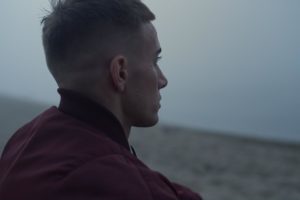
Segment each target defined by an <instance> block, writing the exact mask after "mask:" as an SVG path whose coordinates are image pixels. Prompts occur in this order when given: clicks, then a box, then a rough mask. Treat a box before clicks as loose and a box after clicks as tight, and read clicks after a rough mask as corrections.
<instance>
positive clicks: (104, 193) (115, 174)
mask: <svg viewBox="0 0 300 200" xmlns="http://www.w3.org/2000/svg"><path fill="white" fill-rule="evenodd" d="M56 187H57V189H56V190H55V191H54V192H53V193H52V195H53V196H52V197H51V199H57V200H71V199H72V200H101V199H105V200H132V199H143V200H151V199H152V197H151V192H150V191H149V188H148V187H147V185H146V183H145V181H144V180H143V178H142V177H141V175H140V174H139V172H138V170H136V168H135V167H134V166H132V165H131V164H130V163H128V162H127V160H126V159H125V158H123V157H122V156H120V155H110V156H106V157H104V158H96V159H94V160H92V161H89V162H88V163H86V164H84V165H83V166H80V167H78V169H74V170H72V171H71V172H70V173H69V174H67V175H66V176H65V177H64V178H62V180H60V181H59V183H58V184H57V185H56Z"/></svg>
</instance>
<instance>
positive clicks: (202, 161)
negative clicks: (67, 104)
mask: <svg viewBox="0 0 300 200" xmlns="http://www.w3.org/2000/svg"><path fill="white" fill-rule="evenodd" d="M144 2H145V3H146V4H147V5H148V6H149V7H150V9H151V10H152V11H153V12H154V13H155V14H156V17H157V19H156V21H155V22H154V24H155V26H156V28H157V32H158V35H159V39H160V43H161V46H162V49H163V52H162V56H163V59H162V60H161V61H160V66H161V69H162V71H163V72H164V73H165V75H166V77H167V78H168V80H169V85H168V87H167V88H165V89H163V90H162V109H161V111H160V125H159V126H157V127H155V128H153V129H149V130H144V129H135V130H134V132H139V134H135V135H136V136H134V137H133V138H132V143H133V144H135V146H136V148H137V149H138V150H139V152H140V156H141V158H142V159H143V160H145V161H146V162H147V163H148V164H149V165H150V166H153V167H155V168H156V169H158V170H160V171H162V172H164V173H165V174H167V175H168V176H169V177H172V178H173V179H174V180H177V181H179V182H183V183H185V184H187V185H189V186H190V187H192V188H193V189H195V190H196V191H200V192H201V193H203V194H204V196H205V197H206V199H209V200H216V199H223V200H226V199H228V200H232V199H251V200H253V199H255V200H259V199H264V200H266V199H272V200H275V199H278V200H279V199H288V200H293V199H295V200H296V199H297V200H298V199H299V195H300V193H299V191H300V182H299V180H300V179H299V177H300V170H299V169H300V158H299V153H300V146H299V144H300V92H299V91H300V57H299V55H300V37H299V36H300V1H298V0H251V1H249V0H226V1H225V0H186V1H182V0H181V1H180V0H169V1H161V0H144ZM47 9H49V2H48V0H27V1H18V0H2V1H0V25H1V29H0V152H1V150H2V148H3V146H4V143H5V141H6V140H7V139H8V137H9V136H10V135H11V134H12V133H13V132H14V131H15V130H16V129H17V128H18V127H19V126H21V125H22V124H23V123H25V122H26V121H29V120H30V119H31V118H32V117H33V116H35V115H37V114H38V113H39V112H41V111H42V110H43V109H45V108H47V107H48V106H49V105H53V104H54V105H57V104H58V102H59V97H58V94H57V92H56V89H57V86H56V84H55V82H54V80H53V79H52V77H51V75H50V73H49V72H48V69H47V67H46V63H45V60H44V55H43V49H42V42H41V26H40V20H41V19H42V17H43V16H44V15H45V13H46V11H45V10H47ZM183 127H184V128H183ZM147 132H148V133H147ZM149 132H152V133H149ZM145 138H146V139H145ZM170 138H172V140H170ZM145 141H146V142H145ZM183 149H184V150H183ZM157 155H159V156H157ZM199 177H200V178H199Z"/></svg>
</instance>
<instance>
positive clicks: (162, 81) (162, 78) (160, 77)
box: [158, 69, 168, 89]
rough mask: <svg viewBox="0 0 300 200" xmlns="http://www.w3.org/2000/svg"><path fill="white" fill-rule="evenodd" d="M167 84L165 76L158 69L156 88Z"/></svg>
mask: <svg viewBox="0 0 300 200" xmlns="http://www.w3.org/2000/svg"><path fill="white" fill-rule="evenodd" d="M167 85H168V80H167V78H166V77H165V75H164V74H163V73H162V71H161V70H160V69H159V72H158V88H159V89H162V88H164V87H166V86H167Z"/></svg>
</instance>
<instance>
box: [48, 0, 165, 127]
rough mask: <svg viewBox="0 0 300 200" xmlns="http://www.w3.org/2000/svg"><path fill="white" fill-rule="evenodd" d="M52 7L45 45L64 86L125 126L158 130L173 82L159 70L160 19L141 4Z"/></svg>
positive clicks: (72, 2) (66, 2) (75, 1)
mask: <svg viewBox="0 0 300 200" xmlns="http://www.w3.org/2000/svg"><path fill="white" fill-rule="evenodd" d="M52 7H53V11H52V12H50V13H49V15H47V16H46V17H44V19H43V20H42V23H43V25H44V26H43V44H44V49H45V55H46V60H47V65H48V68H49V70H50V72H51V74H52V75H53V77H54V78H55V80H56V82H57V84H58V86H59V87H61V88H66V89H72V90H76V91H78V92H81V93H84V94H86V95H87V96H89V97H90V98H93V99H94V100H97V101H98V102H100V103H102V104H104V105H105V106H106V107H108V108H109V109H110V110H111V111H112V112H113V113H114V114H115V115H117V117H118V118H119V120H120V121H121V122H122V123H123V125H124V124H128V125H129V126H131V125H135V126H150V125H153V124H155V123H156V122H157V111H158V107H159V100H160V95H159V89H161V88H163V87H164V86H165V85H166V84H167V80H166V79H165V77H164V76H163V75H162V73H161V71H160V70H159V68H158V66H157V64H156V62H157V57H158V51H160V45H159V42H158V39H157V35H156V31H155V29H154V27H153V25H152V24H151V21H152V20H154V19H155V16H154V14H153V13H152V12H151V11H150V10H149V9H148V8H147V7H146V6H145V5H144V4H143V3H142V2H141V1H140V0H56V1H52ZM150 69H151V70H152V71H150ZM153 87H155V89H154V88H153ZM150 107H151V108H150ZM151 112H152V113H151ZM125 126H126V125H125Z"/></svg>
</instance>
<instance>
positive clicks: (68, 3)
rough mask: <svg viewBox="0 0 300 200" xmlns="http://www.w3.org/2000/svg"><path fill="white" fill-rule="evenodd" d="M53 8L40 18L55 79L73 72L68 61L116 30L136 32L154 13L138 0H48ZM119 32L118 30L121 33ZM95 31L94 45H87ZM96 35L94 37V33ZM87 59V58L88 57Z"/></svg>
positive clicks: (99, 44) (98, 46) (93, 46)
mask: <svg viewBox="0 0 300 200" xmlns="http://www.w3.org/2000/svg"><path fill="white" fill-rule="evenodd" d="M50 3H51V7H52V10H51V11H49V12H48V14H47V15H46V16H45V17H44V18H43V19H42V21H41V24H42V25H43V29H42V39H43V45H44V50H45V56H46V61H47V65H48V68H49V71H50V72H51V73H52V75H53V77H54V78H55V79H56V81H57V82H59V81H60V79H63V78H65V74H68V73H70V72H72V70H73V69H72V67H73V66H70V65H69V64H68V63H70V62H69V61H71V60H74V59H80V54H81V53H82V52H85V51H87V50H89V51H90V52H93V51H94V50H95V51H96V49H89V48H96V47H95V46H97V48H98V49H99V48H100V49H101V48H102V50H103V51H105V48H106V47H105V45H103V46H101V45H102V44H101V42H100V43H99V41H103V43H105V42H104V41H107V40H109V38H110V39H111V35H114V34H116V32H118V33H119V36H121V37H122V36H124V37H126V34H127V35H130V34H135V33H136V32H138V30H139V28H140V27H141V25H142V24H144V23H148V22H150V21H152V20H154V19H155V15H154V14H153V13H152V12H151V11H150V10H149V9H148V8H147V6H146V5H145V4H143V3H142V2H141V1H140V0H50ZM120 33H121V34H120ZM95 35H96V38H97V42H96V41H94V43H97V44H96V45H92V46H91V45H89V44H91V43H93V41H92V42H91V41H90V40H91V38H93V36H95ZM94 38H95V37H94ZM87 62H90V61H89V60H87Z"/></svg>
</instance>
